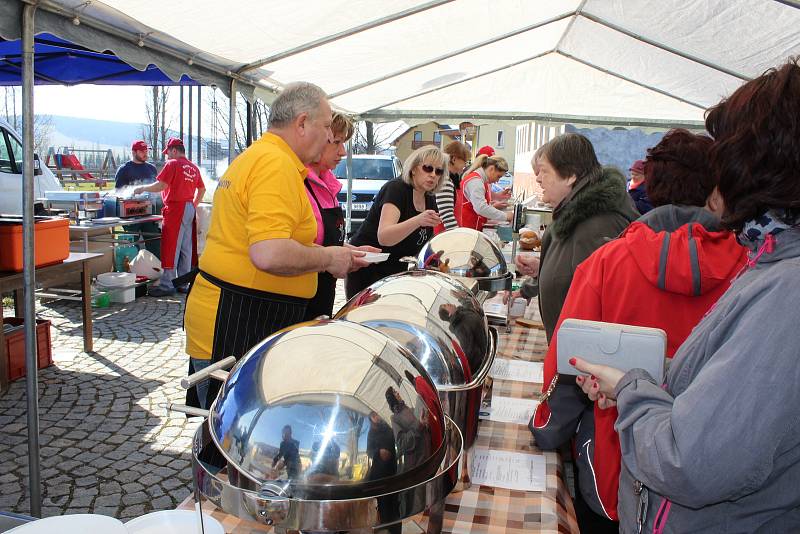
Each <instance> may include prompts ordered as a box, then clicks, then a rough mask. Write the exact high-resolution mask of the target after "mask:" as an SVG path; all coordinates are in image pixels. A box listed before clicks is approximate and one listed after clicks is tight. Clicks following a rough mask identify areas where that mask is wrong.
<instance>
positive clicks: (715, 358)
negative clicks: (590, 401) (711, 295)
mask: <svg viewBox="0 0 800 534" xmlns="http://www.w3.org/2000/svg"><path fill="white" fill-rule="evenodd" d="M798 327H800V229H797V228H795V229H791V230H787V231H784V232H782V233H780V234H778V235H777V236H776V246H775V250H774V252H772V253H771V254H766V253H765V254H764V255H762V256H761V258H760V259H759V260H758V262H757V264H756V266H755V267H754V268H751V269H749V270H748V271H746V272H744V273H743V274H742V275H741V276H740V277H739V278H738V279H736V280H735V281H734V282H733V284H732V285H731V288H730V289H729V290H728V291H727V292H726V293H725V294H724V295H723V296H722V297H721V298H720V300H719V301H718V303H717V305H716V307H715V308H713V309H712V310H711V311H710V312H709V314H708V315H707V316H706V317H705V318H704V319H703V320H702V321H701V322H700V324H699V325H698V326H697V327H696V328H695V329H694V331H693V332H692V334H691V335H690V336H689V338H688V339H687V340H686V341H685V342H684V344H683V345H682V346H681V348H680V349H679V350H678V352H677V354H676V355H675V357H674V358H673V361H672V365H671V366H670V369H669V372H668V374H667V380H666V386H665V388H663V389H662V387H661V386H660V385H659V384H656V383H654V381H653V379H652V378H651V377H650V376H649V375H647V373H645V372H644V371H642V370H639V369H634V370H632V371H630V372H628V373H627V374H626V375H625V377H624V378H623V379H622V380H621V381H620V383H619V384H618V386H617V402H618V407H617V408H618V411H619V417H618V419H617V424H616V426H615V428H616V429H617V432H618V433H619V438H620V446H621V449H622V460H623V469H622V474H621V477H620V490H619V505H618V512H619V516H620V531H621V532H623V533H629V532H637V517H636V516H637V506H638V503H639V502H640V500H641V502H642V503H643V509H644V512H643V516H644V528H643V529H642V531H643V532H648V533H649V532H653V525H654V523H655V522H656V516H657V515H658V514H659V509H660V508H662V514H661V516H662V517H661V520H660V521H659V523H662V522H663V523H664V524H665V528H664V530H663V532H665V533H686V532H715V533H717V532H718V533H726V534H733V533H751V532H764V533H767V532H769V533H773V532H800V344H799V343H798V333H797V332H798ZM635 481H640V482H641V484H643V485H644V489H643V490H642V491H641V493H640V494H639V495H637V494H636V492H635V487H636V486H637V484H636V482H635ZM645 498H646V503H645ZM665 499H666V500H668V501H669V511H668V513H665V512H666V508H667V503H666V501H665ZM662 504H663V507H662ZM664 516H665V517H664Z"/></svg>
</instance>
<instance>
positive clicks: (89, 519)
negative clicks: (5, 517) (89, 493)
mask: <svg viewBox="0 0 800 534" xmlns="http://www.w3.org/2000/svg"><path fill="white" fill-rule="evenodd" d="M12 532H13V533H14V534H86V533H87V532H91V533H97V534H99V533H101V532H102V533H103V534H128V529H127V528H125V525H123V524H122V521H120V520H119V519H114V518H113V517H108V516H106V515H96V514H74V515H59V516H55V517H47V518H45V519H38V520H36V521H33V522H31V523H28V524H26V525H22V526H19V527H16V528H12V529H11V530H9V531H8V533H9V534H10V533H12Z"/></svg>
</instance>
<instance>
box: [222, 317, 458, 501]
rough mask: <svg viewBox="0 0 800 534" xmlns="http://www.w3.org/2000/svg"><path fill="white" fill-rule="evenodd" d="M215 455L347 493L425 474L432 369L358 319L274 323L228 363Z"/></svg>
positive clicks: (434, 455) (435, 440) (431, 465)
mask: <svg viewBox="0 0 800 534" xmlns="http://www.w3.org/2000/svg"><path fill="white" fill-rule="evenodd" d="M209 430H210V433H211V437H212V439H213V440H214V442H215V443H216V446H217V448H218V449H219V450H220V452H221V453H222V455H223V456H224V457H225V459H226V460H227V461H228V463H229V464H231V465H232V466H233V467H235V468H236V470H237V471H239V472H240V473H241V474H242V475H243V476H244V477H246V478H247V479H249V480H251V481H252V482H254V483H255V485H256V487H257V486H263V485H265V484H266V485H271V486H277V487H281V488H283V490H282V492H283V494H284V495H286V496H288V497H292V498H299V499H312V500H313V499H320V500H325V499H348V498H356V497H363V496H366V495H375V494H381V493H384V492H387V491H394V490H396V489H397V488H402V487H404V486H405V485H406V484H413V483H418V482H420V481H422V480H425V479H427V478H430V477H431V476H432V474H434V473H435V472H436V470H437V468H438V467H439V464H440V463H441V461H442V458H443V455H444V449H445V446H444V444H443V436H444V435H445V434H444V420H443V416H442V408H441V404H440V403H439V399H438V396H437V394H436V391H435V389H434V386H433V384H432V382H431V379H430V377H429V376H428V375H427V373H426V372H425V370H424V369H423V368H422V366H420V365H419V363H417V362H416V360H414V358H413V357H411V355H410V354H409V353H408V352H406V351H405V349H403V348H402V347H400V346H399V345H398V344H397V343H396V342H395V341H393V340H391V339H390V338H388V337H387V336H385V335H384V334H381V333H380V332H378V331H376V330H372V329H370V328H368V327H366V326H362V325H358V324H355V323H348V322H344V321H311V322H308V323H301V324H300V325H296V326H294V327H290V328H288V329H285V330H282V331H281V332H278V333H276V334H274V335H272V336H270V337H268V338H267V339H265V340H264V341H262V342H261V343H260V344H258V345H256V346H255V347H254V348H253V349H252V350H250V352H248V353H247V354H246V355H245V356H244V357H243V358H242V359H241V360H240V361H239V362H238V363H237V364H236V366H235V367H234V368H233V369H232V370H231V373H230V375H229V376H228V378H227V380H226V381H225V383H224V385H223V387H222V390H221V391H220V395H219V396H218V397H217V399H216V400H215V402H214V404H213V405H212V407H211V410H210V415H209Z"/></svg>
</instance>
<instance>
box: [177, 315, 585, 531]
mask: <svg viewBox="0 0 800 534" xmlns="http://www.w3.org/2000/svg"><path fill="white" fill-rule="evenodd" d="M537 306H538V305H537V304H536V302H535V300H534V301H533V303H532V304H531V305H530V306H528V309H527V311H526V314H525V315H526V317H527V318H529V319H532V321H533V323H534V327H532V328H531V327H523V326H519V325H517V324H514V325H513V327H512V330H511V333H510V334H505V333H502V332H501V334H500V344H499V349H498V354H497V356H498V357H500V358H510V359H518V360H525V361H543V360H544V355H545V352H546V351H547V342H546V338H545V333H544V329H543V327H542V326H541V323H540V322H539V321H538V320H537V319H538V309H537ZM503 330H504V329H503ZM540 390H541V384H531V383H523V382H514V381H508V380H498V379H495V380H494V383H493V386H492V395H502V396H505V397H518V398H531V399H536V398H537V397H538V394H539V391H540ZM476 446H477V447H481V448H489V449H492V450H506V451H512V452H523V453H527V454H535V455H541V456H543V457H544V458H545V463H546V473H547V474H546V483H547V485H546V489H545V491H542V492H533V491H516V490H508V489H503V488H494V487H490V486H477V485H473V486H472V487H471V488H469V489H468V490H466V491H462V492H459V493H452V494H450V495H449V496H448V498H447V499H446V501H445V513H444V526H443V529H442V532H446V533H453V534H467V533H468V534H523V533H526V534H527V533H533V532H542V533H548V534H557V533H570V534H571V533H574V534H577V533H578V532H579V529H578V522H577V520H576V518H575V510H574V508H573V505H572V498H571V497H570V494H569V491H568V489H567V485H566V483H565V480H564V469H563V464H562V462H561V457H560V456H559V454H558V453H556V452H544V451H541V450H539V449H538V448H537V447H536V445H535V443H534V441H533V436H532V435H531V432H530V431H529V430H528V428H527V427H526V426H522V425H516V424H511V423H499V422H495V421H489V420H481V422H480V425H479V427H478V438H477V442H476ZM180 508H181V509H185V510H192V509H194V500H193V497H192V496H189V497H188V498H187V499H186V500H185V501H184V502H183V503H181V505H180ZM203 511H204V512H206V513H208V512H211V515H212V516H213V517H214V518H216V519H217V520H218V521H219V522H220V523H222V525H223V527H224V528H225V532H226V533H228V534H256V533H258V534H261V533H264V532H271V529H269V528H268V527H263V526H258V525H256V524H255V523H252V522H249V521H244V520H241V519H239V518H237V517H234V516H231V515H228V514H226V513H224V512H222V511H220V510H215V509H213V507H212V506H211V504H210V503H208V502H204V503H203ZM405 523H406V524H405V525H404V529H403V532H404V533H405V532H424V531H425V527H426V524H427V518H426V517H424V516H422V515H420V516H417V517H415V518H412V519H411V520H410V521H406V522H405ZM413 523H416V525H417V526H414V524H413ZM417 527H418V528H417Z"/></svg>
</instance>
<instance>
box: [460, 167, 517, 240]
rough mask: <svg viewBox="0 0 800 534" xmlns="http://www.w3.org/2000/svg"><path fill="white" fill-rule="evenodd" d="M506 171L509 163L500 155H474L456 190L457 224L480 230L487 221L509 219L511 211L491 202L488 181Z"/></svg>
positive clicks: (490, 189) (493, 181) (501, 175)
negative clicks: (473, 159) (506, 210)
mask: <svg viewBox="0 0 800 534" xmlns="http://www.w3.org/2000/svg"><path fill="white" fill-rule="evenodd" d="M507 172H508V163H507V162H506V160H505V159H503V158H501V157H500V156H487V155H486V154H480V155H479V156H478V157H477V158H475V161H474V162H473V164H472V165H471V166H470V168H469V169H467V171H466V172H465V173H464V178H462V179H461V185H460V186H459V188H458V192H457V193H456V219H457V220H458V225H459V226H464V227H466V228H474V229H475V230H478V231H481V230H482V229H483V225H484V224H486V221H489V220H491V221H510V220H511V217H513V214H512V213H510V212H509V213H506V212H504V211H503V210H500V209H498V208H497V207H495V206H493V205H492V185H491V184H493V183H495V182H497V181H498V180H500V178H502V177H503V175H504V174H505V173H507ZM506 198H508V197H506ZM499 205H504V204H499Z"/></svg>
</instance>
